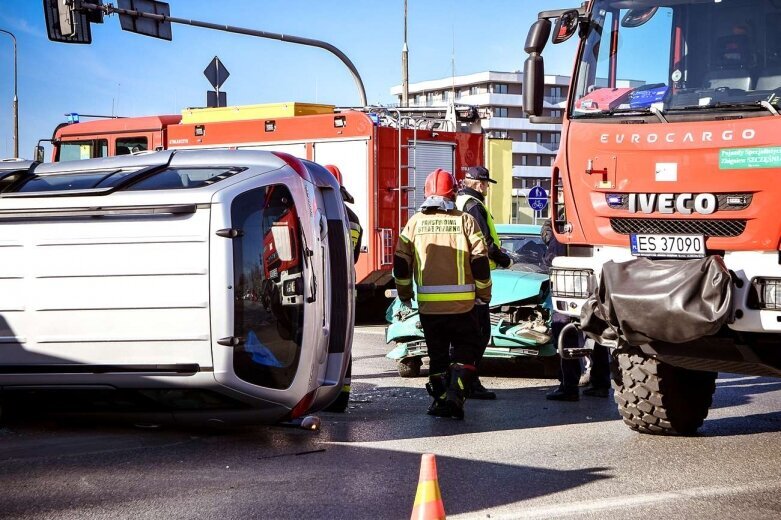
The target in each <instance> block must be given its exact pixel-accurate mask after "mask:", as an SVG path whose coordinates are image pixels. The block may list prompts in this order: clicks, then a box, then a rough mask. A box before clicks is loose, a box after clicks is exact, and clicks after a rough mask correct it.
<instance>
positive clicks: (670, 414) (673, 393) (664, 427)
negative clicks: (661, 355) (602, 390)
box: [613, 348, 716, 435]
mask: <svg viewBox="0 0 781 520" xmlns="http://www.w3.org/2000/svg"><path fill="white" fill-rule="evenodd" d="M613 357H614V360H615V363H614V364H613V389H614V390H615V394H614V398H615V401H616V404H617V405H618V411H619V413H620V414H621V417H623V419H624V422H625V423H626V424H627V425H628V426H629V427H630V428H632V429H633V430H635V431H638V432H641V433H651V434H656V435H692V434H694V433H695V432H696V431H697V428H699V427H700V426H702V422H703V421H704V420H705V417H707V416H708V408H710V405H711V402H712V400H713V392H714V391H715V390H716V372H702V371H699V370H689V369H686V368H680V367H674V366H672V365H668V364H667V363H664V362H662V361H659V360H657V359H654V358H652V357H650V356H648V355H646V354H644V353H643V352H642V351H641V350H640V349H637V348H630V349H621V350H617V351H615V352H614V353H613Z"/></svg>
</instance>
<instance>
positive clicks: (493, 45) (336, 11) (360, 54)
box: [0, 0, 579, 158]
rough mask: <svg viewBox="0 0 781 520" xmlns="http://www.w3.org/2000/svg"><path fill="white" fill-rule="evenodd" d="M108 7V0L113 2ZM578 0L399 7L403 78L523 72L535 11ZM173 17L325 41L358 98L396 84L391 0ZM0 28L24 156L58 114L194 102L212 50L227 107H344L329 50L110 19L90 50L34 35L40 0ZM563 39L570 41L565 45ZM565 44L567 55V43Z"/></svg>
mask: <svg viewBox="0 0 781 520" xmlns="http://www.w3.org/2000/svg"><path fill="white" fill-rule="evenodd" d="M113 3H115V2H113ZM578 3H579V2H567V1H561V0H554V1H542V0H539V1H534V2H532V1H530V0H524V1H517V0H489V1H483V2H467V1H465V0H449V1H448V0H409V36H408V40H409V47H410V81H412V82H417V81H425V80H429V79H436V78H441V77H446V76H449V75H450V73H451V54H452V52H453V48H454V34H455V68H456V74H458V75H460V74H469V73H473V72H479V71H484V70H496V71H512V70H518V69H522V68H523V60H524V59H525V58H526V54H525V53H524V51H523V43H524V41H525V38H526V33H527V31H528V28H529V26H530V25H531V23H532V22H533V21H534V20H535V19H536V15H537V12H538V11H540V10H543V9H554V8H561V7H567V6H569V5H574V4H578ZM170 4H171V15H172V16H176V17H180V18H189V19H196V20H203V21H209V22H214V23H224V24H228V25H236V26H241V27H248V28H253V29H259V30H264V31H269V32H277V33H288V34H294V35H296V36H304V37H309V38H315V39H320V40H325V41H328V42H330V43H332V44H333V45H335V46H336V47H338V48H339V49H341V50H342V51H343V52H344V53H345V54H347V56H349V57H350V59H351V60H352V61H353V62H354V63H355V65H356V67H357V68H358V71H359V72H360V74H361V76H362V77H363V80H364V83H365V86H366V92H367V96H368V100H369V103H372V104H378V103H381V104H385V103H390V102H393V101H394V99H393V97H392V96H391V95H390V94H389V89H390V87H391V86H393V85H396V84H398V83H400V78H401V72H400V71H401V59H400V52H401V46H402V34H403V0H361V1H358V0H263V1H261V0H222V1H216V0H171V1H170ZM0 28H2V29H6V30H9V31H11V32H13V33H14V34H15V35H16V37H17V40H18V53H19V54H18V60H19V78H18V81H19V107H20V114H19V131H20V155H21V156H23V157H27V158H30V157H31V156H32V149H33V147H34V146H35V144H36V142H37V140H38V139H40V138H49V137H51V134H52V130H53V129H54V127H55V126H56V125H57V124H59V123H61V122H63V121H64V120H65V117H64V114H65V113H67V112H78V113H82V114H111V113H112V108H113V110H114V112H115V113H116V114H118V115H124V116H138V115H147V114H157V113H178V112H179V111H180V110H181V109H182V108H184V107H191V106H203V105H205V103H206V90H207V89H209V88H210V86H209V84H208V82H207V80H206V78H205V77H204V76H203V69H204V68H205V67H206V65H207V64H208V63H209V61H211V59H212V58H213V57H214V56H215V55H217V56H219V57H220V59H221V60H222V61H223V63H224V64H225V66H226V67H227V68H228V70H229V71H230V73H231V76H230V78H228V80H227V82H226V83H225V85H224V86H223V90H224V91H226V92H227V95H228V104H236V105H238V104H252V103H267V102H277V101H304V102H315V101H317V102H320V103H329V104H335V105H343V106H344V105H356V104H358V94H357V91H356V88H355V86H354V83H353V81H352V78H351V77H350V75H349V73H348V72H347V69H346V68H345V67H344V66H343V65H342V64H341V63H340V62H339V60H338V59H337V58H335V57H333V56H332V55H330V54H329V53H327V52H325V51H323V50H320V49H315V48H309V47H303V46H298V45H293V44H289V43H283V42H278V41H274V40H264V39H257V38H251V37H247V36H241V35H234V34H227V33H221V32H217V31H210V30H206V29H199V28H195V27H188V26H182V25H174V26H173V41H171V42H168V41H163V40H158V39H154V38H148V37H143V36H139V35H136V34H132V33H129V32H125V31H122V30H121V29H120V26H119V19H118V18H117V17H116V16H112V17H107V18H106V19H105V23H104V24H102V25H94V24H93V26H92V37H93V43H92V45H66V44H60V43H54V42H50V41H49V40H48V39H47V37H46V29H45V25H44V16H43V8H42V1H41V0H0ZM573 40H574V38H573ZM567 47H569V48H567ZM12 57H13V53H12V45H11V39H10V38H9V37H8V36H7V35H3V34H0V157H10V156H11V155H13V117H12V116H13V111H12V99H13V58H12ZM572 60H573V55H572V48H571V46H569V45H567V46H566V47H565V46H556V47H553V46H549V47H548V48H547V49H546V53H545V61H546V73H553V74H565V75H568V74H570V72H571V68H572Z"/></svg>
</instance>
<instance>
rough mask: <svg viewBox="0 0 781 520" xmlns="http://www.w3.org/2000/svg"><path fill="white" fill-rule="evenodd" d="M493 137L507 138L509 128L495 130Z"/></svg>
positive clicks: (492, 133)
mask: <svg viewBox="0 0 781 520" xmlns="http://www.w3.org/2000/svg"><path fill="white" fill-rule="evenodd" d="M491 137H493V138H494V139H507V130H494V131H493V132H491Z"/></svg>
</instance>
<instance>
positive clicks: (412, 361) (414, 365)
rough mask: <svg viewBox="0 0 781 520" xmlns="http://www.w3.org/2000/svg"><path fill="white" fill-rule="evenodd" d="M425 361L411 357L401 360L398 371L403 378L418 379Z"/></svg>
mask: <svg viewBox="0 0 781 520" xmlns="http://www.w3.org/2000/svg"><path fill="white" fill-rule="evenodd" d="M422 366H423V360H422V359H420V358H419V357H410V358H404V359H401V360H399V363H398V365H397V369H398V371H399V375H400V376H401V377H418V376H419V375H420V367H422Z"/></svg>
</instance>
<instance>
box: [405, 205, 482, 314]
mask: <svg viewBox="0 0 781 520" xmlns="http://www.w3.org/2000/svg"><path fill="white" fill-rule="evenodd" d="M393 276H394V278H395V279H396V289H397V291H398V296H399V298H400V299H401V300H411V299H412V298H413V296H414V295H415V292H416V291H417V301H418V310H419V312H420V313H421V314H460V313H465V312H469V311H471V310H472V308H473V307H474V305H475V298H479V299H480V300H482V301H483V302H485V303H486V304H487V303H488V302H489V301H490V300H491V271H490V268H489V266H488V256H487V254H486V247H485V239H484V238H483V235H482V233H481V232H480V229H479V227H478V226H477V222H475V219H474V218H473V217H472V216H471V215H469V214H467V213H463V212H461V211H458V210H452V211H442V210H433V211H429V212H425V213H424V212H418V213H416V214H415V215H413V216H412V218H410V219H409V221H408V222H407V225H406V226H404V230H403V231H402V232H401V235H399V242H398V245H397V247H396V253H395V256H394V259H393ZM413 279H414V286H413Z"/></svg>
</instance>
